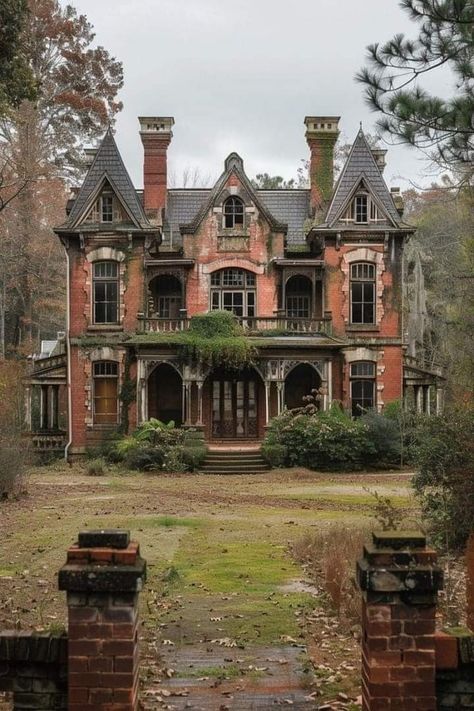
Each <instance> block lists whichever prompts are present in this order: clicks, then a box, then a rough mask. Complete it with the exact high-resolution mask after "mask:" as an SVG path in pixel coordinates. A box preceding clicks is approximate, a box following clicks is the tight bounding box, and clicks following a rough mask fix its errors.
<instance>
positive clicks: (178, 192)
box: [164, 188, 310, 246]
mask: <svg viewBox="0 0 474 711" xmlns="http://www.w3.org/2000/svg"><path fill="white" fill-rule="evenodd" d="M211 193H212V190H211V189H208V190H205V189H189V188H182V189H171V190H169V191H168V209H167V216H166V225H165V229H164V243H166V242H168V243H172V244H173V245H174V246H178V245H180V244H181V235H180V231H179V226H180V225H187V224H189V223H191V222H193V221H194V219H195V218H196V217H197V215H198V214H199V212H200V210H202V209H203V207H204V206H205V205H206V203H207V202H208V201H209V198H210V196H211ZM255 193H256V195H257V196H258V198H259V200H260V201H261V203H262V204H263V205H264V206H265V208H266V209H267V210H268V212H270V213H271V215H272V216H273V217H274V218H275V219H276V220H277V221H278V222H282V223H285V224H288V231H287V243H288V245H289V246H296V245H297V246H304V245H305V244H306V241H305V235H304V231H303V227H304V223H305V221H306V220H307V219H308V217H309V214H310V207H309V195H310V193H309V190H256V191H255Z"/></svg>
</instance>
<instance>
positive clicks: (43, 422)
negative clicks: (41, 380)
mask: <svg viewBox="0 0 474 711" xmlns="http://www.w3.org/2000/svg"><path fill="white" fill-rule="evenodd" d="M48 395H49V386H48V385H42V386H41V401H40V429H41V430H47V429H48V410H49V402H48V401H49V397H48Z"/></svg>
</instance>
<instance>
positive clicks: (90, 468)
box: [87, 457, 107, 476]
mask: <svg viewBox="0 0 474 711" xmlns="http://www.w3.org/2000/svg"><path fill="white" fill-rule="evenodd" d="M106 472H107V465H106V462H105V460H104V459H102V458H101V457H98V458H97V459H90V460H89V461H88V462H87V473H88V475H89V476H104V475H105V474H106Z"/></svg>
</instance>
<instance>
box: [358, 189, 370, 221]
mask: <svg viewBox="0 0 474 711" xmlns="http://www.w3.org/2000/svg"><path fill="white" fill-rule="evenodd" d="M367 203H368V197H367V195H356V198H355V221H356V222H367Z"/></svg>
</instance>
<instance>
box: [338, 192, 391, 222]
mask: <svg viewBox="0 0 474 711" xmlns="http://www.w3.org/2000/svg"><path fill="white" fill-rule="evenodd" d="M384 219H385V218H384V216H383V214H382V213H381V212H380V210H379V209H378V207H377V204H376V202H375V201H374V200H373V199H372V197H371V196H370V195H369V194H368V193H358V194H357V195H356V196H355V197H354V199H353V200H352V202H351V204H350V205H349V207H348V208H347V210H346V212H345V213H344V215H343V217H342V220H343V221H344V222H355V223H356V224H360V225H366V224H368V223H369V222H381V221H384Z"/></svg>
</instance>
